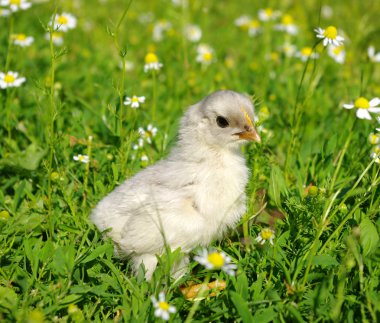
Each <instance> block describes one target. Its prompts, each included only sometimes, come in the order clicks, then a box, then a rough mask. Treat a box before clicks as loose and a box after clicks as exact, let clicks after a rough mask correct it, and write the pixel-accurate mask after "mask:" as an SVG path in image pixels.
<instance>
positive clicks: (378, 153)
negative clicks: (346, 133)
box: [371, 145, 380, 164]
mask: <svg viewBox="0 0 380 323" xmlns="http://www.w3.org/2000/svg"><path fill="white" fill-rule="evenodd" d="M371 158H373V159H376V160H375V163H377V164H380V145H378V146H375V147H373V148H372V152H371Z"/></svg>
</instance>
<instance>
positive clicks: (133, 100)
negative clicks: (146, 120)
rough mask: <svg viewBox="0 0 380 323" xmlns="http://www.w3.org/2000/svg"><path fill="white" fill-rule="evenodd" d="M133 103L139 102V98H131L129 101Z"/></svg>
mask: <svg viewBox="0 0 380 323" xmlns="http://www.w3.org/2000/svg"><path fill="white" fill-rule="evenodd" d="M131 101H132V102H133V103H136V102H137V103H138V102H139V98H138V97H135V96H134V97H133V98H132V100H131Z"/></svg>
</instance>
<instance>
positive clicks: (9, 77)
mask: <svg viewBox="0 0 380 323" xmlns="http://www.w3.org/2000/svg"><path fill="white" fill-rule="evenodd" d="M15 80H16V78H15V77H14V76H13V75H11V74H7V75H5V76H4V81H5V83H8V84H9V83H13V82H14V81H15Z"/></svg>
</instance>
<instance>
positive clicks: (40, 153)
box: [0, 143, 47, 171]
mask: <svg viewBox="0 0 380 323" xmlns="http://www.w3.org/2000/svg"><path fill="white" fill-rule="evenodd" d="M46 153H47V149H43V148H41V147H39V146H38V145H36V144H35V143H32V144H31V145H29V146H28V147H27V148H26V149H25V150H23V151H19V152H15V153H11V154H9V155H8V156H7V158H3V159H2V160H1V161H0V167H16V168H23V169H26V170H29V171H31V170H36V169H37V168H38V167H39V165H40V162H41V160H42V158H43V157H44V156H45V155H46Z"/></svg>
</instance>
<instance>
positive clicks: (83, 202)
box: [82, 136, 92, 206]
mask: <svg viewBox="0 0 380 323" xmlns="http://www.w3.org/2000/svg"><path fill="white" fill-rule="evenodd" d="M91 152H92V136H89V137H88V143H87V156H88V158H89V160H90V161H89V162H88V163H86V169H85V174H84V180H83V201H82V205H83V206H85V205H86V202H87V196H88V192H87V190H88V176H89V174H90V163H91V160H92V157H91Z"/></svg>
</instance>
